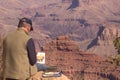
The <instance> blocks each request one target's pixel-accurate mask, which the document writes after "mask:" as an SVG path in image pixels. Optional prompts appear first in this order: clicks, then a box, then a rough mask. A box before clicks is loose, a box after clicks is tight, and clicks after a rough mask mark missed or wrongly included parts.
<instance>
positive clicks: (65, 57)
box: [43, 36, 120, 80]
mask: <svg viewBox="0 0 120 80" xmlns="http://www.w3.org/2000/svg"><path fill="white" fill-rule="evenodd" d="M63 45H64V47H62V46H63ZM70 46H72V48H71V47H70ZM43 51H45V53H46V64H47V65H51V66H57V71H62V72H63V74H64V75H66V76H67V77H68V78H69V79H71V80H81V79H84V80H89V79H91V80H99V79H100V80H117V79H118V80H119V79H120V77H119V76H118V75H119V66H116V65H115V64H112V63H110V62H108V60H107V59H106V58H104V57H100V56H98V55H96V54H94V53H88V52H84V51H81V50H80V49H79V47H78V45H77V44H76V43H75V42H74V41H72V40H70V38H69V37H66V36H62V37H59V38H57V39H55V40H53V41H52V42H50V43H49V44H48V45H46V46H44V47H43Z"/></svg>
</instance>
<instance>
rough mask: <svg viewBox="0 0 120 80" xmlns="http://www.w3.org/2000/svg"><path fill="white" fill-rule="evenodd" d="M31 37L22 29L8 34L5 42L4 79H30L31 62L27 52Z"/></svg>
mask: <svg viewBox="0 0 120 80" xmlns="http://www.w3.org/2000/svg"><path fill="white" fill-rule="evenodd" d="M29 39H30V37H29V35H28V34H27V33H26V32H25V31H24V30H22V29H17V30H16V31H14V32H12V33H10V34H8V35H7V36H6V38H5V39H4V41H3V60H4V68H5V69H4V77H7V78H14V79H19V78H21V79H22V78H27V77H29V60H28V54H27V50H26V44H27V41H28V40H29Z"/></svg>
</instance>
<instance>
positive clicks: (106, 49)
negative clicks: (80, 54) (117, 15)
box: [88, 24, 120, 57]
mask: <svg viewBox="0 0 120 80" xmlns="http://www.w3.org/2000/svg"><path fill="white" fill-rule="evenodd" d="M108 26H109V27H108ZM119 27H120V25H112V24H107V25H106V26H101V27H100V28H99V31H98V35H97V37H96V38H95V39H94V40H93V41H92V42H91V43H90V44H89V45H88V51H92V52H94V53H97V54H98V55H101V56H107V57H108V56H111V55H115V54H117V52H116V49H115V47H114V44H113V40H114V39H115V38H116V37H119V36H120V29H119Z"/></svg>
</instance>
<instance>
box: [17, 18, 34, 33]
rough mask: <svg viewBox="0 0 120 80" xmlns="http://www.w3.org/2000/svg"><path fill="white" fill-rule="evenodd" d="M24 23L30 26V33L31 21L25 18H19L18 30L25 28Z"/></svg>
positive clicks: (31, 29)
mask: <svg viewBox="0 0 120 80" xmlns="http://www.w3.org/2000/svg"><path fill="white" fill-rule="evenodd" d="M25 23H27V24H30V25H31V28H30V31H33V27H32V21H31V20H30V19H28V18H25V17H24V18H21V19H20V20H19V23H18V28H20V27H24V26H25Z"/></svg>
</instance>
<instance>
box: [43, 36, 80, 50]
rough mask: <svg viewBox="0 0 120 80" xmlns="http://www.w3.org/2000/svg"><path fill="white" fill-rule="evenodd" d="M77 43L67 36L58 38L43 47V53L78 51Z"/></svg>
mask: <svg viewBox="0 0 120 80" xmlns="http://www.w3.org/2000/svg"><path fill="white" fill-rule="evenodd" d="M76 45H77V43H76V42H74V41H72V40H70V38H69V37H68V36H60V37H58V38H56V39H55V40H53V41H52V42H50V43H49V44H48V45H47V46H45V47H43V48H42V49H43V50H44V51H51V50H56V51H57V50H58V51H79V47H78V46H76Z"/></svg>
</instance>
